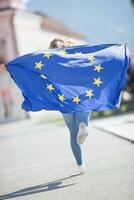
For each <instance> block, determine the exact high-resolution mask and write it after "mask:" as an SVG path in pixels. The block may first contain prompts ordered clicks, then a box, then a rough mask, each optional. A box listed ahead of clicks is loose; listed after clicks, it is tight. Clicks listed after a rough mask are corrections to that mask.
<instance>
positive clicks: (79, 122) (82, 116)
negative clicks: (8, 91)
mask: <svg viewBox="0 0 134 200" xmlns="http://www.w3.org/2000/svg"><path fill="white" fill-rule="evenodd" d="M73 45H74V44H73V43H72V41H68V40H63V39H59V38H58V39H54V40H52V41H51V43H50V47H49V48H50V49H51V48H64V47H69V46H73ZM0 67H1V69H2V70H4V69H5V66H4V65H0ZM90 115H91V111H90V110H88V111H86V112H77V113H62V116H63V119H64V121H65V123H66V125H67V127H68V129H69V132H70V146H71V150H72V153H73V155H74V158H75V161H76V163H77V166H78V171H79V173H80V174H83V173H84V172H85V166H84V161H83V155H82V149H81V144H83V143H84V141H85V139H86V137H87V136H88V122H89V118H90Z"/></svg>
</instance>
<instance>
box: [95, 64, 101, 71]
mask: <svg viewBox="0 0 134 200" xmlns="http://www.w3.org/2000/svg"><path fill="white" fill-rule="evenodd" d="M101 69H103V67H101V66H100V65H96V66H95V68H94V70H97V71H98V72H100V70H101Z"/></svg>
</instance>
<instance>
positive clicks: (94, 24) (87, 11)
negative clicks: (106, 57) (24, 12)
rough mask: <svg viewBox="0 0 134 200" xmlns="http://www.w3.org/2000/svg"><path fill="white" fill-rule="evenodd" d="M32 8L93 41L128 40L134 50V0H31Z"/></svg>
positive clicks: (28, 5) (113, 41)
mask: <svg viewBox="0 0 134 200" xmlns="http://www.w3.org/2000/svg"><path fill="white" fill-rule="evenodd" d="M27 8H28V10H29V11H37V10H38V11H42V12H43V13H45V14H47V15H49V16H51V17H53V18H54V19H56V20H58V21H59V22H60V23H63V24H64V25H66V26H67V27H69V28H71V29H72V30H74V31H77V32H79V33H81V34H83V35H84V36H85V37H86V39H87V41H88V43H89V44H101V43H128V47H129V49H130V51H133V52H134V7H132V5H131V1H130V0H55V1H54V0H29V1H28V0H27Z"/></svg>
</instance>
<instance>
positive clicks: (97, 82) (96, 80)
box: [93, 77, 103, 87]
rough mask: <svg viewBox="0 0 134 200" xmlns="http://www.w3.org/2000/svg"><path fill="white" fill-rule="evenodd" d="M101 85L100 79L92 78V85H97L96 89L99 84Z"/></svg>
mask: <svg viewBox="0 0 134 200" xmlns="http://www.w3.org/2000/svg"><path fill="white" fill-rule="evenodd" d="M101 83H103V82H102V81H101V80H100V77H99V78H97V79H96V78H94V83H93V84H94V85H97V86H98V87H99V85H100V84H101Z"/></svg>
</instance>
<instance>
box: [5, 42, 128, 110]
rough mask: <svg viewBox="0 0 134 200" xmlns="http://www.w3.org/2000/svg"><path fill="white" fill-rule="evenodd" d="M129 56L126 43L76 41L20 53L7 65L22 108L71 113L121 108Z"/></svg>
mask: <svg viewBox="0 0 134 200" xmlns="http://www.w3.org/2000/svg"><path fill="white" fill-rule="evenodd" d="M129 60H130V58H129V51H128V48H127V46H126V45H125V44H101V45H94V46H89V45H77V46H72V47H66V48H56V49H47V50H44V51H38V52H34V53H30V54H27V55H24V56H20V57H18V58H16V59H14V60H13V61H11V62H9V63H8V64H7V65H6V67H7V70H8V72H9V73H10V75H11V77H12V78H13V80H14V81H15V83H16V84H17V86H18V87H19V88H20V89H21V92H22V94H23V97H24V101H23V103H22V109H24V110H26V111H39V110H42V109H45V110H58V111H60V112H62V113H70V112H83V111H87V110H92V111H102V110H106V109H113V108H116V109H119V107H120V102H121V92H122V90H123V88H124V86H125V84H126V73H127V69H128V66H129Z"/></svg>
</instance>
